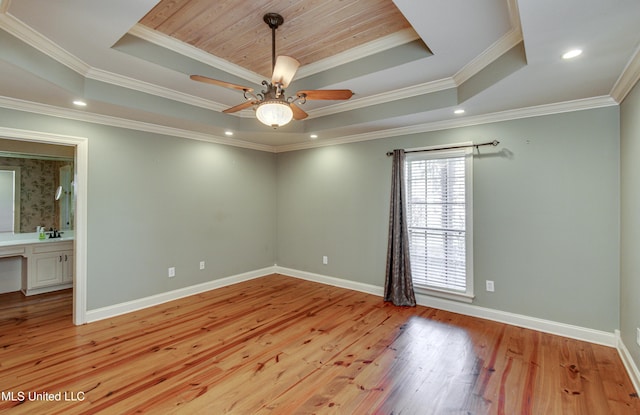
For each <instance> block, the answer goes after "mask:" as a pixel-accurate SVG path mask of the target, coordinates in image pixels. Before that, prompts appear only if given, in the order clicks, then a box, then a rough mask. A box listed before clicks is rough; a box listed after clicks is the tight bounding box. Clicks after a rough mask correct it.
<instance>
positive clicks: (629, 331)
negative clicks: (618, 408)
mask: <svg viewBox="0 0 640 415" xmlns="http://www.w3.org/2000/svg"><path fill="white" fill-rule="evenodd" d="M620 119H621V129H620V133H621V134H620V137H621V139H620V154H621V156H620V177H621V183H620V193H621V202H620V211H621V213H620V241H621V242H620V245H621V246H620V335H621V338H622V341H623V342H624V344H625V346H626V347H627V349H628V350H629V353H630V354H631V356H632V358H633V360H634V362H635V364H636V366H637V367H640V346H638V344H637V343H636V330H637V328H638V327H640V254H639V252H640V84H636V86H635V87H634V88H633V90H632V91H631V93H629V94H628V95H627V97H626V98H625V100H624V101H623V102H622V104H621V105H620Z"/></svg>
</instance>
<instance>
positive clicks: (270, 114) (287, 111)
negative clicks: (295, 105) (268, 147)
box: [256, 99, 293, 128]
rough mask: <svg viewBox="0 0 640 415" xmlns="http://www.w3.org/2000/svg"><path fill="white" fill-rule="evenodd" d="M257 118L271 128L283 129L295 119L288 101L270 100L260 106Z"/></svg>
mask: <svg viewBox="0 0 640 415" xmlns="http://www.w3.org/2000/svg"><path fill="white" fill-rule="evenodd" d="M256 117H257V118H258V120H259V121H260V122H261V123H263V124H265V125H268V126H269V127H273V128H276V127H282V126H283V125H286V124H288V123H289V122H290V121H291V120H292V119H293V110H292V109H291V106H290V105H289V103H288V102H287V101H284V100H280V99H270V100H266V101H264V102H261V103H260V104H258V108H256Z"/></svg>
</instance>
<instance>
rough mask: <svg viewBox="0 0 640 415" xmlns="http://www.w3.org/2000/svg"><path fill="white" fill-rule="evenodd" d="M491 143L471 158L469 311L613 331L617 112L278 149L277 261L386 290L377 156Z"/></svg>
mask: <svg viewBox="0 0 640 415" xmlns="http://www.w3.org/2000/svg"><path fill="white" fill-rule="evenodd" d="M493 139H497V140H499V141H500V142H501V144H500V147H498V148H496V149H494V148H487V147H483V148H481V150H480V152H481V155H480V156H477V157H475V158H474V172H473V174H474V183H473V184H474V199H473V204H474V212H473V214H474V219H473V220H474V258H475V260H474V277H475V287H476V289H475V292H476V298H475V300H474V304H477V305H479V306H483V307H488V308H493V309H497V310H503V311H507V312H513V313H518V314H524V315H528V316H532V317H538V318H542V319H548V320H552V321H557V322H563V323H567V324H572V325H577V326H581V327H588V328H593V329H596V330H604V331H607V332H613V331H614V330H615V329H617V328H618V324H619V313H618V309H619V258H618V257H619V226H618V223H619V171H618V167H619V112H618V108H617V107H608V108H603V109H594V110H587V111H578V112H572V113H565V114H558V115H551V116H544V117H537V118H528V119H522V120H514V121H507V122H500V123H493V124H486V125H479V126H474V127H466V128H456V129H450V130H446V131H437V132H430V133H424V134H416V135H412V136H403V137H397V138H392V139H383V140H375V141H367V142H360V143H352V144H346V145H340V146H331V147H324V148H317V149H310V150H302V151H295V152H288V153H282V154H278V165H277V183H278V197H277V200H278V232H277V238H278V246H277V255H278V265H280V266H283V267H288V268H293V269H297V270H302V271H307V272H312V273H317V274H322V275H327V276H333V277H337V278H344V279H347V280H352V281H356V282H362V283H367V284H373V285H376V286H380V287H381V286H383V285H384V269H385V261H386V240H387V221H388V203H389V191H390V175H391V160H390V159H389V158H388V157H386V155H385V153H386V152H387V151H389V150H391V149H393V148H411V147H420V146H428V145H437V144H438V145H439V144H447V143H457V142H463V141H474V142H481V141H487V140H493ZM323 255H327V256H328V257H329V263H328V264H327V265H323V264H322V256H323ZM487 279H491V280H494V281H495V287H496V291H495V292H494V293H488V292H485V291H484V281H485V280H487Z"/></svg>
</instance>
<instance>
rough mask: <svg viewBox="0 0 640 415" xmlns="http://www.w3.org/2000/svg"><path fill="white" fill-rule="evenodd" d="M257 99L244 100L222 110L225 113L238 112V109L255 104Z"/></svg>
mask: <svg viewBox="0 0 640 415" xmlns="http://www.w3.org/2000/svg"><path fill="white" fill-rule="evenodd" d="M256 103H257V101H245V102H243V103H242V104H238V105H236V106H234V107H231V108H227V109H226V110H224V111H222V112H224V113H225V114H231V113H232V112H238V111H242V110H243V109H245V108H249V107H250V106H252V105H253V104H256Z"/></svg>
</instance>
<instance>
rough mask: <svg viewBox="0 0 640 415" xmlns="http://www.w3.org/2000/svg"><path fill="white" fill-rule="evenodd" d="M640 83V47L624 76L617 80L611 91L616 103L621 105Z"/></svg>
mask: <svg viewBox="0 0 640 415" xmlns="http://www.w3.org/2000/svg"><path fill="white" fill-rule="evenodd" d="M638 81H640V46H638V48H637V49H636V51H635V52H634V54H633V55H632V56H631V59H629V62H628V63H627V66H625V68H624V70H623V71H622V74H620V76H619V77H618V79H617V80H616V83H615V84H614V85H613V88H612V89H611V93H610V94H611V96H612V97H613V99H615V100H616V102H618V103H621V102H622V101H623V100H624V99H625V97H626V96H627V94H629V92H631V90H632V89H633V87H634V86H635V85H636V84H637V83H638Z"/></svg>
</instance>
